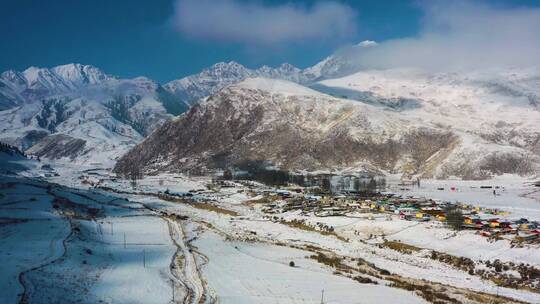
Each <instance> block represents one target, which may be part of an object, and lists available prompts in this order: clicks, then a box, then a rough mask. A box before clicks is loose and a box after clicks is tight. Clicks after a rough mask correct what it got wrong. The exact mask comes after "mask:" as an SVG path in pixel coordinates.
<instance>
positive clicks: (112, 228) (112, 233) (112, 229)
mask: <svg viewBox="0 0 540 304" xmlns="http://www.w3.org/2000/svg"><path fill="white" fill-rule="evenodd" d="M109 224H111V235H114V223H113V222H109Z"/></svg>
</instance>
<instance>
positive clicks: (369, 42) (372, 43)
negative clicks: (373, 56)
mask: <svg viewBox="0 0 540 304" xmlns="http://www.w3.org/2000/svg"><path fill="white" fill-rule="evenodd" d="M377 45H379V44H378V43H377V42H375V41H373V40H364V41H362V42H360V43H358V46H359V47H363V48H367V47H374V46H377Z"/></svg>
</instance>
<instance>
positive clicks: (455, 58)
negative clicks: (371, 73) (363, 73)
mask: <svg viewBox="0 0 540 304" xmlns="http://www.w3.org/2000/svg"><path fill="white" fill-rule="evenodd" d="M422 8H423V10H424V12H425V18H424V20H423V23H422V29H421V31H420V33H419V34H418V35H417V36H415V37H409V38H402V39H394V40H387V41H383V42H379V43H378V45H377V47H370V48H358V47H350V48H347V49H345V50H342V51H341V52H340V54H341V55H342V56H344V57H346V58H347V59H348V60H350V62H353V63H355V64H356V65H357V66H358V68H378V69H384V68H394V67H404V66H407V67H419V68H424V69H429V70H457V69H481V68H496V67H508V66H512V67H528V66H540V9H537V8H508V7H500V6H499V7H494V6H490V5H488V4H487V3H484V2H474V3H473V2H468V1H460V2H450V1H444V2H442V1H439V2H433V1H431V2H424V6H423V7H422Z"/></svg>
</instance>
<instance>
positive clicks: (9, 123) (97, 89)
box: [0, 64, 186, 165]
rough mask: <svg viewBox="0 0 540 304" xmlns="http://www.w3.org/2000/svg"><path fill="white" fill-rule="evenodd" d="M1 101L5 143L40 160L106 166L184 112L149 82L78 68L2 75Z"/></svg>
mask: <svg viewBox="0 0 540 304" xmlns="http://www.w3.org/2000/svg"><path fill="white" fill-rule="evenodd" d="M2 96H3V97H5V98H2ZM0 98H2V99H0V100H1V102H0V110H3V111H0V130H1V135H0V139H1V140H2V141H5V142H8V143H11V144H14V145H17V146H18V147H20V148H22V149H24V150H28V152H29V153H32V154H35V155H37V156H40V157H45V158H52V159H60V158H61V159H65V160H69V161H73V160H76V161H78V162H82V163H108V165H110V164H111V162H112V161H113V160H114V159H115V158H117V157H118V156H119V155H120V154H122V153H123V152H125V151H126V150H127V149H128V148H129V147H131V146H133V145H134V144H135V143H137V142H139V141H140V140H141V139H142V138H143V137H144V136H145V135H147V134H149V133H150V132H152V130H153V129H154V128H155V127H157V126H159V125H160V124H161V123H162V122H163V121H165V120H167V119H169V118H171V117H172V116H173V115H177V114H179V113H181V112H183V111H185V110H186V107H185V105H183V104H182V103H181V102H180V101H179V100H178V99H177V98H176V97H174V96H173V95H172V94H170V93H169V92H168V91H166V90H165V89H164V88H163V87H161V86H160V85H159V84H158V83H156V82H154V81H152V80H150V79H148V78H145V77H137V78H134V79H119V78H116V77H113V76H110V75H107V74H105V73H104V72H102V71H101V70H99V69H97V68H95V67H92V66H87V65H80V64H68V65H63V66H58V67H55V68H51V69H46V68H35V67H31V68H28V69H27V70H25V71H24V72H16V71H7V72H4V73H2V75H1V77H0Z"/></svg>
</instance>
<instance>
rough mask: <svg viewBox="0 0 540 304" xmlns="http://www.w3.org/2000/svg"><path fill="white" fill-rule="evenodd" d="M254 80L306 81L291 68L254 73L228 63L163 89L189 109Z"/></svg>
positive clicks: (289, 66) (220, 64) (282, 67)
mask: <svg viewBox="0 0 540 304" xmlns="http://www.w3.org/2000/svg"><path fill="white" fill-rule="evenodd" d="M253 77H266V78H273V79H285V80H289V81H294V82H298V83H304V82H306V81H308V80H307V78H306V77H305V76H304V75H303V74H302V70H300V69H298V68H296V67H294V66H292V65H290V64H283V65H281V66H279V67H278V68H271V67H269V66H263V67H261V68H259V69H255V70H253V69H248V68H246V67H244V66H243V65H241V64H239V63H237V62H234V61H231V62H228V63H226V62H220V63H216V64H214V65H213V66H211V67H209V68H207V69H204V70H203V71H202V72H200V73H199V74H195V75H191V76H187V77H184V78H181V79H178V80H173V81H171V82H169V83H167V84H165V86H164V87H165V88H166V89H167V90H169V91H170V92H172V93H173V94H175V95H176V96H178V97H179V98H181V99H182V100H183V101H184V102H185V103H186V105H188V106H191V105H193V104H195V103H196V102H197V101H199V99H201V98H205V97H208V96H210V95H212V94H214V93H216V92H217V91H219V90H221V89H222V88H224V87H226V86H228V85H232V84H236V83H239V82H241V81H243V80H244V79H247V78H253Z"/></svg>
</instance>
